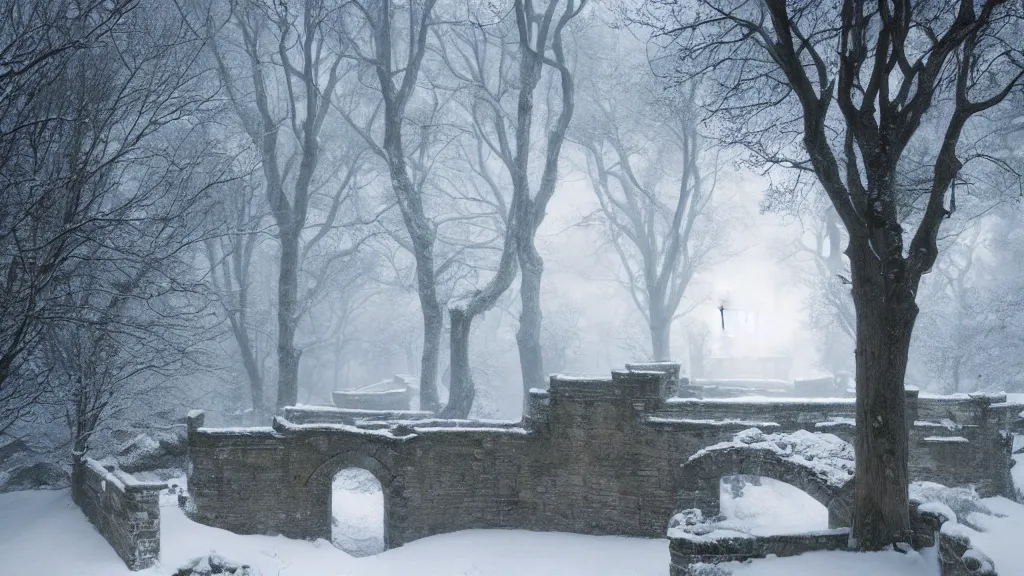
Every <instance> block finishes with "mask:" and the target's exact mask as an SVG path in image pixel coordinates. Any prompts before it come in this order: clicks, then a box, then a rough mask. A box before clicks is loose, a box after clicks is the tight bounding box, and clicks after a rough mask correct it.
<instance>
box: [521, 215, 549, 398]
mask: <svg viewBox="0 0 1024 576" xmlns="http://www.w3.org/2000/svg"><path fill="white" fill-rule="evenodd" d="M518 252H519V262H520V271H521V273H522V280H521V283H520V289H519V296H520V299H521V300H522V310H521V311H520V313H519V329H518V330H517V331H516V344H518V345H519V367H520V369H521V370H522V375H523V406H524V409H525V407H526V404H527V402H529V399H530V389H531V388H546V387H547V386H545V383H544V357H543V355H542V349H541V344H540V330H541V323H542V321H543V314H542V313H541V309H540V281H541V275H542V274H543V273H544V261H543V260H542V259H541V257H540V254H538V253H537V249H536V247H535V246H534V245H533V238H532V235H531V237H529V238H526V239H525V240H524V241H522V242H520V243H519V245H518Z"/></svg>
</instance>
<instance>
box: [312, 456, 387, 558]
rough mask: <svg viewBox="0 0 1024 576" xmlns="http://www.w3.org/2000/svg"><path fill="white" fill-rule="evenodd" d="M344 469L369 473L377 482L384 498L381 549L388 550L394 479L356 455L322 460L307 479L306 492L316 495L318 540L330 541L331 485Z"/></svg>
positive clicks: (379, 465)
mask: <svg viewBox="0 0 1024 576" xmlns="http://www.w3.org/2000/svg"><path fill="white" fill-rule="evenodd" d="M346 469H361V470H365V471H367V472H369V473H370V474H372V475H373V477H374V478H376V479H377V482H378V483H379V484H380V489H381V493H382V494H383V500H384V505H383V508H384V509H383V516H384V518H383V523H384V549H385V550H387V549H388V548H390V547H391V541H392V539H391V532H392V530H391V523H390V519H391V516H392V515H391V514H390V512H391V510H390V506H391V503H392V501H393V497H394V493H393V484H394V480H395V475H394V474H393V473H392V472H391V470H390V469H389V468H388V467H387V466H385V465H384V464H383V463H381V462H380V461H379V460H377V459H376V458H374V457H372V456H369V455H366V454H362V453H358V452H342V453H340V454H336V455H334V456H332V457H330V458H328V459H327V460H325V461H324V462H323V463H322V464H321V465H320V466H318V467H317V469H316V470H314V471H313V473H312V474H310V476H309V478H307V479H306V482H305V486H306V489H307V490H309V491H310V492H312V493H313V494H314V495H315V498H314V499H315V500H316V501H317V504H316V507H317V509H316V510H314V511H312V512H313V514H314V515H316V516H319V517H321V518H322V521H321V522H319V524H320V525H321V529H320V530H318V534H317V536H318V537H320V538H324V539H328V540H329V539H330V538H331V528H332V524H331V523H332V485H333V483H334V479H335V477H336V476H337V475H338V473H339V472H341V471H342V470H346Z"/></svg>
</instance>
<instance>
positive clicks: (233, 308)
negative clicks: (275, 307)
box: [205, 180, 266, 419]
mask: <svg viewBox="0 0 1024 576" xmlns="http://www.w3.org/2000/svg"><path fill="white" fill-rule="evenodd" d="M223 192H225V193H226V194H225V195H226V196H227V199H226V201H224V202H223V203H222V210H223V211H224V212H225V214H224V215H223V216H224V222H225V223H227V224H228V225H229V228H228V230H227V233H226V234H224V235H221V236H219V237H218V238H210V239H207V240H206V242H205V245H206V246H205V247H206V258H207V261H208V262H209V265H210V281H211V284H212V287H213V289H214V292H215V293H216V294H217V295H218V300H219V301H220V304H221V306H222V308H223V310H224V314H225V316H226V317H227V320H228V325H229V327H230V330H231V335H232V337H233V338H234V340H235V344H236V345H237V346H238V352H239V355H240V356H241V360H242V366H243V367H244V368H245V373H246V376H247V377H248V379H249V391H250V397H251V400H252V410H253V412H254V416H255V418H257V419H259V418H260V417H261V416H262V415H263V414H264V413H265V412H266V407H265V402H266V391H265V386H264V370H263V366H262V362H261V358H260V350H259V344H258V338H259V333H258V331H257V328H256V326H255V325H254V323H253V322H252V320H251V318H250V315H251V312H252V306H251V296H250V294H251V287H252V282H253V270H252V268H253V255H254V252H255V250H256V247H257V245H258V244H259V241H260V236H261V233H262V230H261V227H262V222H263V219H264V217H265V213H264V212H263V211H262V205H263V203H262V201H261V200H260V199H259V198H257V197H256V195H257V194H258V188H256V187H253V186H250V183H249V182H248V181H247V180H243V181H239V182H235V183H233V185H232V186H231V188H230V189H228V190H224V191H223Z"/></svg>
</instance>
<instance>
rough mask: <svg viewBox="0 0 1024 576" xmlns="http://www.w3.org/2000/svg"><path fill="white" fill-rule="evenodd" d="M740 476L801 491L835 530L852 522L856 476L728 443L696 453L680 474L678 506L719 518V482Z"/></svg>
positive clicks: (766, 451) (762, 450)
mask: <svg viewBox="0 0 1024 576" xmlns="http://www.w3.org/2000/svg"><path fill="white" fill-rule="evenodd" d="M736 474H744V475H749V476H762V477H765V478H771V479H773V480H778V481H781V482H785V483H787V484H790V485H792V486H794V487H796V488H799V489H800V490H802V491H804V492H805V493H807V494H808V495H809V496H811V497H812V498H814V499H815V500H817V501H818V502H820V503H821V504H822V505H824V506H825V508H827V509H828V511H829V527H831V528H839V527H846V526H849V525H850V523H851V520H852V515H851V511H852V503H853V485H854V482H853V476H852V474H851V475H846V474H844V473H843V471H842V470H828V469H827V467H824V466H823V465H822V464H821V463H817V465H815V464H812V463H811V462H807V461H802V460H801V459H799V458H793V457H791V456H787V455H786V454H784V453H780V452H779V451H778V450H774V449H771V448H769V447H766V446H759V445H742V444H739V445H737V444H726V445H722V446H717V447H711V448H708V449H705V450H702V451H701V452H699V453H697V454H696V455H694V457H692V458H691V459H690V460H689V461H687V462H686V463H685V464H683V465H682V466H681V467H680V470H679V476H678V478H677V481H678V484H677V486H680V490H679V491H678V498H677V502H676V504H677V506H678V508H679V509H687V508H699V509H700V510H701V511H702V512H703V513H704V516H705V517H711V516H716V515H718V514H719V512H720V510H721V489H720V483H721V479H722V477H724V476H732V475H736Z"/></svg>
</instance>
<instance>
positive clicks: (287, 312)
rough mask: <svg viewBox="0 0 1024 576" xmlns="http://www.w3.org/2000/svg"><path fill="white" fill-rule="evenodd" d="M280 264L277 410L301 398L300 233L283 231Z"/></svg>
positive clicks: (278, 284) (278, 285)
mask: <svg viewBox="0 0 1024 576" xmlns="http://www.w3.org/2000/svg"><path fill="white" fill-rule="evenodd" d="M279 239H280V243H281V266H280V272H279V276H278V283H277V409H278V411H280V410H281V409H282V408H284V407H285V406H293V405H295V403H296V402H297V401H298V399H299V356H300V352H299V350H298V349H296V348H295V325H296V323H297V318H296V314H297V312H298V292H299V275H298V272H299V271H298V262H299V238H298V234H295V233H292V232H291V231H289V230H282V231H281V234H280V235H279Z"/></svg>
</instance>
